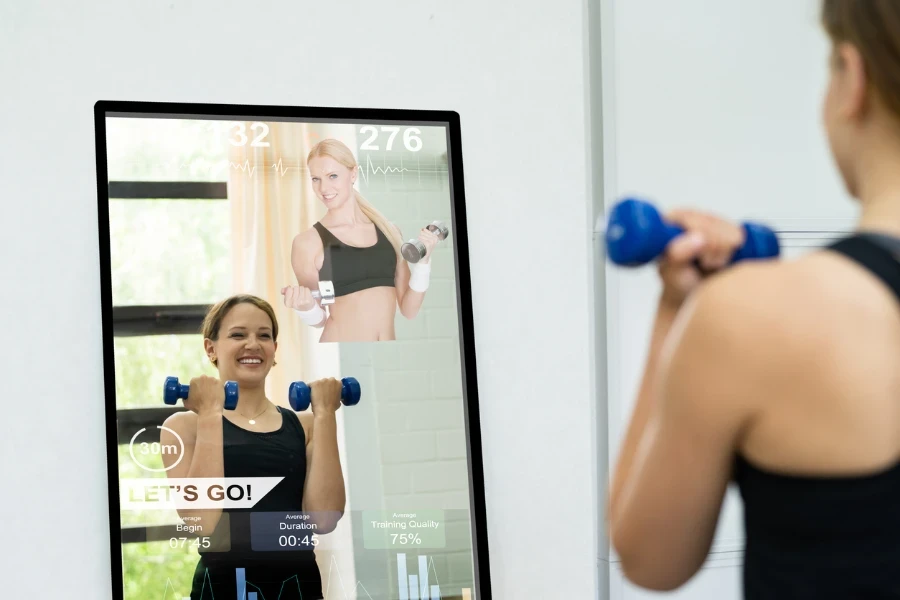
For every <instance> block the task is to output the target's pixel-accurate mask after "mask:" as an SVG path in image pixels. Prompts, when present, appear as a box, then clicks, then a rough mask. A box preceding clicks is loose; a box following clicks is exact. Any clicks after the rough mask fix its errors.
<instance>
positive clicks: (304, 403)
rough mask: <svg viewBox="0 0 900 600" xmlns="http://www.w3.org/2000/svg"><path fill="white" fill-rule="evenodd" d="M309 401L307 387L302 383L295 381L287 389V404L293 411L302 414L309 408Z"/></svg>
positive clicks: (309, 396)
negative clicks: (289, 404) (288, 403)
mask: <svg viewBox="0 0 900 600" xmlns="http://www.w3.org/2000/svg"><path fill="white" fill-rule="evenodd" d="M311 399H312V397H311V395H310V389H309V386H308V385H306V384H305V383H303V382H302V381H295V382H293V383H292V384H291V385H290V386H289V387H288V402H290V403H291V408H293V409H294V410H295V411H297V412H303V411H304V410H306V409H307V408H309V403H310V401H311Z"/></svg>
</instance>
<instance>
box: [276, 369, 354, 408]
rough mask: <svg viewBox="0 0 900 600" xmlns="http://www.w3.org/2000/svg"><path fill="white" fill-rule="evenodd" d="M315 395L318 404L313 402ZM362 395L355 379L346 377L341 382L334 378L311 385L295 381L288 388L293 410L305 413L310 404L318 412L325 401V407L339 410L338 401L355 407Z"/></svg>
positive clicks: (320, 380) (314, 382)
mask: <svg viewBox="0 0 900 600" xmlns="http://www.w3.org/2000/svg"><path fill="white" fill-rule="evenodd" d="M338 389H340V395H338ZM320 393H321V395H320ZM314 394H315V396H316V402H313V401H312V397H313V395H314ZM361 394H362V390H361V389H360V387H359V382H358V381H357V380H356V378H355V377H344V378H343V379H341V380H340V381H338V380H337V379H333V378H329V379H319V380H317V381H313V382H312V383H310V384H309V385H307V384H306V383H304V382H302V381H295V382H294V383H292V384H291V385H290V387H289V388H288V400H289V401H290V403H291V408H293V409H294V410H295V411H297V412H303V411H304V410H306V409H307V408H309V406H310V404H312V405H313V412H316V410H317V408H318V406H319V405H320V404H319V402H321V401H324V403H325V404H324V406H326V407H328V408H330V409H333V410H337V409H338V408H339V404H338V399H340V403H341V404H343V405H344V406H354V405H356V404H358V403H359V398H360V395H361Z"/></svg>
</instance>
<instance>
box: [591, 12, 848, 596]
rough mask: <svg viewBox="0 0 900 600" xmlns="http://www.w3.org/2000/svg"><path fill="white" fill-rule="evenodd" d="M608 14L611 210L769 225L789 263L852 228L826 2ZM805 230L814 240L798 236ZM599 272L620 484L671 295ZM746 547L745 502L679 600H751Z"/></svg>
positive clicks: (612, 449) (622, 586) (628, 591)
mask: <svg viewBox="0 0 900 600" xmlns="http://www.w3.org/2000/svg"><path fill="white" fill-rule="evenodd" d="M600 6H601V14H600V18H601V21H602V23H601V26H600V31H601V32H602V36H601V37H602V41H601V44H600V45H601V48H602V74H601V78H602V82H603V91H604V93H603V97H602V99H600V98H594V99H595V100H596V101H601V102H602V104H601V107H602V109H603V115H604V117H603V136H602V143H603V149H604V155H603V159H604V168H603V189H604V195H605V201H606V203H605V205H606V207H607V208H608V207H610V206H611V205H612V203H613V202H615V201H616V200H617V199H619V198H621V197H622V196H623V195H626V194H637V195H639V196H643V197H647V198H649V199H651V200H653V201H654V202H655V203H656V204H657V205H658V206H659V207H660V208H661V209H663V210H665V209H669V208H673V207H675V206H692V207H695V208H699V209H706V210H711V211H714V212H717V213H719V214H721V215H723V216H725V217H728V218H733V219H740V220H743V219H754V220H761V221H764V222H768V223H770V224H771V225H772V226H773V227H774V228H775V229H776V230H777V231H779V232H781V237H782V241H783V245H784V248H785V250H784V253H783V254H784V255H785V256H786V257H788V258H790V257H792V256H796V255H797V254H798V253H800V252H803V251H808V250H809V249H810V248H809V246H810V244H811V243H815V244H818V245H823V244H825V243H826V242H827V241H828V240H829V239H833V238H834V237H836V236H837V235H840V233H841V232H842V231H846V230H847V229H848V228H849V227H850V226H851V225H852V222H853V218H854V217H855V216H856V206H855V205H854V204H852V203H851V202H850V201H849V200H848V199H847V198H846V194H845V192H844V190H843V187H842V185H841V184H840V181H839V178H838V176H837V174H836V172H835V170H834V168H833V166H832V163H831V158H830V156H829V154H828V147H827V142H826V139H825V136H824V133H823V131H822V129H821V127H820V104H821V97H822V94H823V93H824V90H825V85H826V83H827V51H828V44H827V39H826V37H825V36H824V35H823V34H822V33H821V31H820V28H819V25H818V9H819V1H818V0H802V1H794V2H783V1H782V0H756V1H754V2H747V1H746V0H682V1H681V2H677V3H672V2H666V1H664V0H627V1H625V0H601V3H600ZM596 55H597V53H596V52H594V53H592V58H594V57H595V56H596ZM798 230H806V231H808V232H811V233H808V234H805V235H798V234H795V233H791V232H792V231H798ZM598 267H599V268H598V270H597V273H596V279H597V280H598V281H601V280H604V278H605V284H606V287H605V291H606V302H607V328H608V331H607V332H606V343H607V347H608V363H607V365H606V366H607V370H608V391H609V403H608V406H607V410H606V411H601V413H600V415H599V418H598V431H599V433H598V444H599V445H600V449H599V450H598V455H599V456H600V457H601V460H602V459H603V458H604V453H606V454H608V461H609V462H608V469H610V470H611V469H612V467H613V465H614V464H615V460H616V458H617V456H618V452H619V449H620V445H621V441H622V436H623V435H624V432H625V428H626V426H627V422H628V419H629V417H630V415H631V411H632V408H633V400H634V398H635V394H636V393H637V388H638V385H639V380H640V376H641V370H642V369H643V364H644V359H645V357H646V351H647V345H648V341H649V336H650V330H651V325H652V318H653V307H654V303H655V300H656V298H657V297H658V293H659V285H658V278H657V276H656V272H655V270H654V269H653V268H652V267H648V268H645V269H641V270H637V271H636V272H635V271H625V270H621V269H617V268H610V267H608V266H603V267H600V265H598ZM598 344H601V341H598ZM604 437H608V440H604V439H603V438H604ZM604 444H607V445H606V448H605V450H604V448H603V445H604ZM600 491H601V493H605V488H604V487H603V486H601V488H600ZM743 539H744V535H743V524H742V506H741V504H740V501H739V496H738V494H737V492H736V489H732V490H731V491H730V492H729V495H728V497H727V500H726V504H725V506H724V507H723V511H722V515H721V518H720V522H719V529H718V531H717V535H716V541H715V543H714V545H713V548H712V554H711V556H710V559H709V561H708V563H707V565H706V567H705V568H704V569H703V570H702V571H701V573H700V574H699V575H698V576H697V577H696V578H695V579H694V580H693V581H692V582H690V584H689V585H688V586H686V587H684V588H682V589H681V590H680V592H679V593H678V594H675V595H672V596H671V597H673V598H685V599H687V598H690V599H691V600H737V599H738V598H740V595H739V589H740V588H739V584H740V569H741V564H742V560H741V557H740V553H741V550H742V547H743ZM600 558H601V560H600V563H599V567H600V578H601V579H605V578H607V577H608V578H609V580H610V584H609V588H610V594H611V595H610V598H612V599H614V600H624V599H628V600H638V599H642V598H651V597H659V596H661V595H659V594H649V593H645V592H638V591H637V590H636V588H634V587H633V586H631V585H630V584H627V583H626V582H624V580H623V579H622V576H621V572H620V570H619V568H618V559H617V557H616V556H615V554H614V553H612V552H611V550H610V548H609V547H608V545H606V542H605V541H604V542H601V546H600ZM607 561H608V562H607ZM667 597H668V596H667Z"/></svg>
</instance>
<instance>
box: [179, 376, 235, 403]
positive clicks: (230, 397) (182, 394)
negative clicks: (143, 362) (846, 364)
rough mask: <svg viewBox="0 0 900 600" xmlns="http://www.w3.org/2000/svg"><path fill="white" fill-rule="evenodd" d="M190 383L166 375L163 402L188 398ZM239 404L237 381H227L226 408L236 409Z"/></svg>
mask: <svg viewBox="0 0 900 600" xmlns="http://www.w3.org/2000/svg"><path fill="white" fill-rule="evenodd" d="M190 389H191V386H190V385H184V384H181V383H178V378H177V377H166V384H165V386H164V387H163V402H165V403H166V404H173V405H174V404H175V403H176V402H178V399H179V398H181V399H182V400H187V397H188V391H190ZM237 404H238V384H237V381H226V382H225V410H234V409H235V408H236V407H237Z"/></svg>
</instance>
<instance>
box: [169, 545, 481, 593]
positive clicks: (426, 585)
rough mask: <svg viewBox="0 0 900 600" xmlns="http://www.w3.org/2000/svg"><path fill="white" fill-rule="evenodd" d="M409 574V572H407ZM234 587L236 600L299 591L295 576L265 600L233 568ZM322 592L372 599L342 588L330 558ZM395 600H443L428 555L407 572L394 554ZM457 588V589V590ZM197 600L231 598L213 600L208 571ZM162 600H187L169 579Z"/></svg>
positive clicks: (402, 558)
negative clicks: (334, 582)
mask: <svg viewBox="0 0 900 600" xmlns="http://www.w3.org/2000/svg"><path fill="white" fill-rule="evenodd" d="M410 571H413V572H410ZM234 575H235V584H236V588H237V600H280V599H281V596H282V594H283V593H284V592H285V591H286V590H287V591H292V590H290V584H291V582H292V581H293V582H295V583H296V584H297V593H300V597H301V598H302V597H303V596H302V593H301V592H300V589H299V588H300V584H299V581H298V580H297V577H296V576H294V577H291V578H289V579H286V580H285V581H284V582H283V583H282V586H281V592H280V593H279V594H278V596H277V597H276V598H266V597H265V596H264V595H263V594H262V593H261V592H259V591H250V590H249V589H248V588H251V587H255V586H254V585H253V583H252V582H248V581H247V571H246V569H242V568H237V569H235V574H234ZM335 576H336V577H337V580H338V583H339V584H340V586H339V587H340V589H338V590H334V591H333V590H332V579H333V577H335ZM323 583H324V584H325V585H324V586H323V588H324V589H323V591H324V592H325V598H326V599H327V600H364V599H368V600H376V599H375V598H373V597H372V596H371V594H369V592H368V590H366V587H365V586H364V585H363V583H362V582H361V581H357V582H356V585H354V586H353V587H352V589H349V590H348V589H347V588H346V587H345V586H344V582H343V579H342V578H341V576H340V567H339V566H338V564H337V559H336V558H334V557H332V559H331V564H330V565H329V569H328V577H327V578H326V579H325V581H324V582H323ZM397 583H398V589H397V596H396V597H397V600H443V597H442V595H441V585H440V582H439V581H438V577H437V572H436V571H435V568H434V561H433V560H432V559H431V557H429V556H428V555H421V556H418V557H414V562H413V568H412V569H409V568H408V565H407V555H406V554H402V553H401V554H397ZM457 589H458V588H457ZM200 598H201V600H231V598H219V599H216V598H215V596H213V593H212V584H211V583H210V580H209V572H208V571H207V572H206V573H205V574H204V577H203V586H202V588H201V591H200ZM163 600H191V599H190V596H182V595H180V594H178V593H177V592H176V591H175V586H174V585H173V584H172V580H171V579H168V578H167V579H166V587H165V592H164V594H163ZM462 600H474V595H473V594H472V591H471V590H470V589H468V588H463V589H462Z"/></svg>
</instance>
